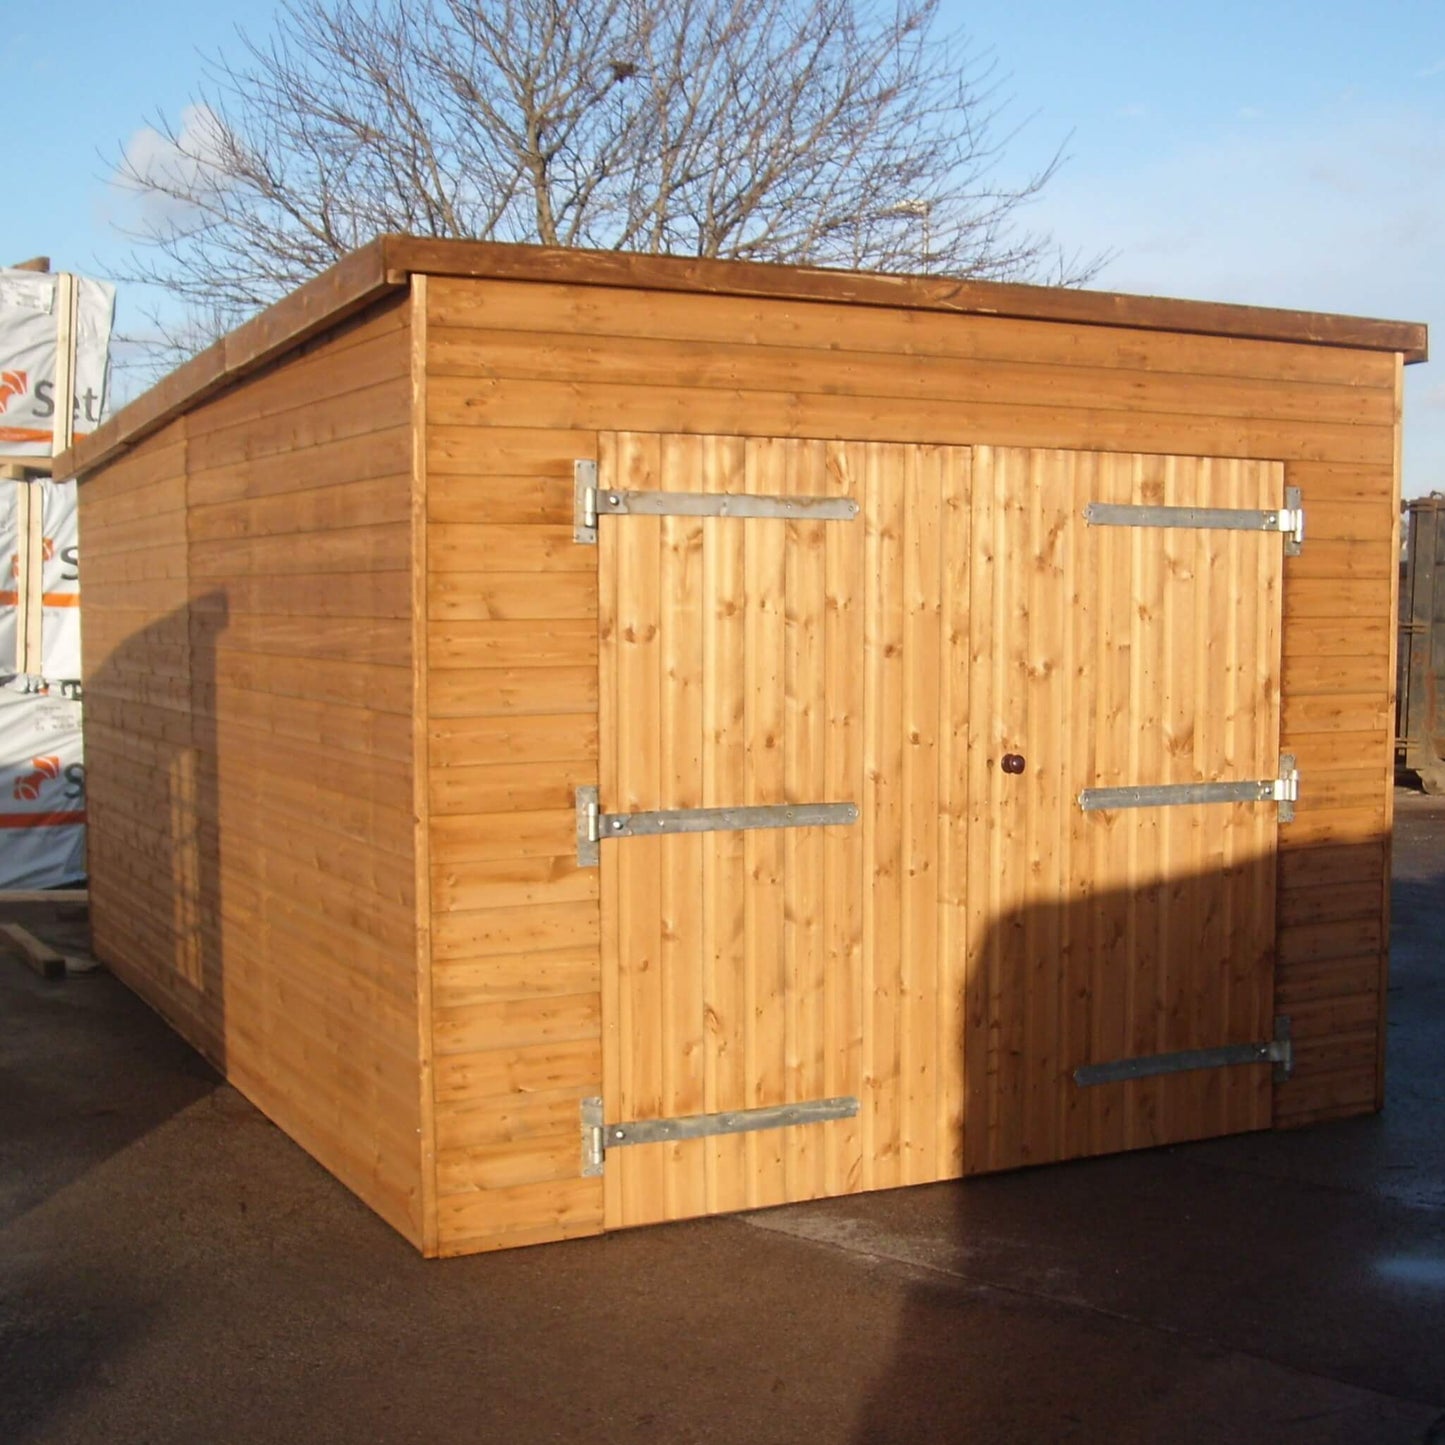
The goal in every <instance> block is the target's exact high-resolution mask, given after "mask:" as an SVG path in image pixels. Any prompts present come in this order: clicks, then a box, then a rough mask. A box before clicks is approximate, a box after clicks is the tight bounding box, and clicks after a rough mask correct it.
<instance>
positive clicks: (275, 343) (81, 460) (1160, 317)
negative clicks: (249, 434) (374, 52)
mask: <svg viewBox="0 0 1445 1445" xmlns="http://www.w3.org/2000/svg"><path fill="white" fill-rule="evenodd" d="M413 274H425V275H429V276H473V277H477V278H479V279H492V280H510V281H559V282H567V283H570V284H572V285H583V286H620V287H630V288H634V289H638V290H652V291H691V292H703V293H712V294H717V295H728V296H755V297H769V298H772V299H774V300H789V301H834V302H847V303H851V304H853V305H856V306H889V307H895V308H901V309H904V310H913V311H956V312H961V313H965V314H968V315H974V316H1006V317H1012V318H1014V319H1017V320H1030V321H1060V322H1071V323H1074V324H1082V325H1090V326H1121V327H1130V328H1134V329H1137V330H1145V331H1174V332H1184V333H1190V334H1194V335H1199V336H1235V337H1239V338H1241V339H1248V340H1256V341H1292V342H1300V343H1304V344H1307V345H1314V346H1342V347H1350V348H1354V349H1356V350H1363V351H1394V352H1400V353H1401V354H1402V355H1403V356H1404V359H1405V360H1406V361H1407V362H1414V361H1424V360H1425V358H1426V355H1427V347H1428V336H1427V331H1426V327H1425V326H1424V325H1423V324H1422V323H1418V322H1408V321H1375V320H1370V319H1367V318H1364V317H1354V316H1335V315H1330V314H1326V313H1319V312H1313V311H1280V310H1275V309H1273V308H1269V307H1262V306H1231V305H1224V304H1222V303H1218V302H1211V301H1174V300H1166V299H1162V298H1160V297H1154V296H1123V295H1118V294H1116V293H1113V292H1108V291H1080V290H1074V289H1071V288H1068V287H1059V286H1019V285H1012V284H1004V283H1000V282H996V281H959V280H950V279H948V278H945V277H938V276H889V275H883V274H880V273H877V272H860V271H829V270H823V269H820V268H814V267H806V266H779V265H772V264H761V263H758V262H751V261H704V260H693V259H689V258H687V257H681V256H639V255H633V254H630V253H627V252H617V251H577V250H569V249H561V248H549V247H542V246H514V245H501V244H498V243H496V242H491V241H433V240H423V239H420V238H417V237H412V236H378V237H377V238H376V240H374V241H372V242H370V243H369V244H368V245H365V246H362V247H361V248H360V249H359V250H356V251H352V252H351V253H350V254H349V255H347V256H344V257H343V258H342V259H341V260H340V261H338V262H337V263H336V264H335V265H334V266H332V267H331V268H330V269H329V270H327V271H324V272H323V273H322V274H321V275H319V276H317V277H315V278H314V279H313V280H311V281H308V282H307V283H306V284H305V285H303V286H301V287H299V288H298V289H297V290H296V291H293V292H292V293H291V294H290V295H289V296H286V297H283V298H282V299H281V300H280V301H278V302H276V304H275V305H274V306H270V307H268V308H267V309H266V310H265V311H263V312H261V314H260V315H259V316H257V317H255V318H254V319H253V320H251V321H248V322H246V323H245V325H243V326H239V327H237V328H236V330H235V331H232V332H231V333H230V334H229V335H227V336H225V337H223V338H222V339H221V340H220V341H217V342H216V343H215V344H214V345H213V346H210V347H207V349H206V350H205V351H202V352H201V353H200V354H199V355H197V356H195V357H193V358H192V359H191V360H190V361H188V362H186V363H185V364H184V365H183V366H180V367H178V368H177V369H176V370H175V371H173V372H172V373H171V374H170V375H169V376H167V377H166V378H165V379H164V380H162V381H161V382H159V383H158V384H157V385H156V386H154V387H152V388H151V389H150V391H148V392H146V393H145V394H144V395H143V396H141V397H139V398H137V399H136V400H135V401H133V402H131V404H130V405H129V406H127V407H125V408H123V409H122V410H121V411H119V412H117V413H116V415H115V416H113V417H112V418H111V419H110V420H109V421H107V422H106V423H105V424H104V425H103V426H101V427H99V428H97V429H96V431H94V432H92V433H91V434H90V435H89V436H87V437H84V438H82V439H81V440H80V441H78V442H76V444H75V445H74V446H73V447H71V449H70V450H69V451H67V452H64V453H62V454H61V455H60V456H59V457H57V458H56V460H55V470H54V475H56V476H83V475H84V474H85V473H87V472H89V471H93V470H94V469H95V468H97V467H99V466H102V465H103V464H104V463H106V462H108V461H109V460H111V458H112V457H114V456H116V455H117V454H118V453H119V452H121V451H123V450H124V449H125V448H126V447H128V446H130V445H131V444H133V443H134V442H137V441H139V440H140V439H141V438H142V437H144V436H147V435H149V434H150V433H151V432H153V431H156V430H158V429H159V428H160V427H162V426H164V425H165V424H166V423H167V422H169V421H171V420H173V419H174V418H175V417H177V416H179V415H181V414H182V413H183V412H185V411H186V410H188V409H189V408H190V407H192V406H193V405H195V404H196V403H197V402H199V401H201V400H203V399H204V398H206V397H208V396H211V395H213V394H214V393H215V392H217V391H220V390H221V389H222V388H223V387H225V386H228V385H230V384H231V383H232V382H233V381H236V380H237V379H239V378H240V377H243V376H246V375H247V374H248V373H250V372H253V371H257V370H259V369H260V368H261V367H263V366H265V365H266V364H267V363H268V362H270V361H272V360H274V359H275V358H277V357H279V356H281V355H283V354H284V353H286V352H287V351H289V350H291V349H292V348H294V347H297V346H299V345H301V344H302V343H303V342H305V341H307V340H309V339H310V338H311V337H313V336H316V335H317V334H318V333H320V332H322V331H325V330H327V329H328V328H329V327H331V326H334V325H335V324H336V323H337V322H339V321H342V320H344V319H345V318H346V317H348V316H350V315H352V314H354V313H355V312H358V311H361V310H363V309H364V308H365V307H367V306H368V305H370V304H371V303H372V302H373V301H376V300H379V299H380V298H381V297H383V296H385V295H386V294H387V293H388V292H392V291H396V290H399V289H400V288H402V287H404V286H406V285H408V283H409V281H410V278H411V276H412V275H413Z"/></svg>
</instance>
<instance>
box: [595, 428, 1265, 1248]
mask: <svg viewBox="0 0 1445 1445" xmlns="http://www.w3.org/2000/svg"><path fill="white" fill-rule="evenodd" d="M1282 484H1283V478H1282V475H1281V468H1280V467H1279V466H1278V465H1275V464H1269V463H1255V462H1235V461H1219V460H1209V459H1197V458H1160V457H1143V456H1123V455H1113V454H1109V455H1104V454H1089V453H1077V452H1050V451H1030V450H1021V449H995V448H951V447H926V446H910V445H901V444H862V443H835V442H820V441H798V440H745V439H741V438H733V437H684V436H657V435H650V434H649V435H643V434H623V433H618V434H611V435H607V436H604V437H603V438H602V445H601V450H600V454H599V475H598V485H599V488H600V489H601V491H602V492H603V493H614V492H615V493H617V494H619V495H620V494H624V493H625V494H629V495H632V494H637V493H667V494H672V495H674V496H677V497H684V498H687V497H694V498H695V497H698V496H702V497H711V498H716V497H718V496H720V495H729V496H737V495H748V496H753V497H772V498H794V499H800V500H803V501H804V502H805V503H806V502H807V501H809V500H810V499H849V500H850V501H851V502H853V503H855V504H856V508H855V509H851V514H847V515H845V514H840V510H839V509H836V508H835V510H834V512H833V513H832V514H830V515H829V516H828V517H826V518H823V517H820V516H818V515H817V514H816V511H810V510H809V509H808V507H807V506H806V505H805V506H804V507H801V508H798V509H797V512H796V515H788V512H787V509H786V508H775V509H774V510H775V512H776V515H770V516H763V517H757V516H750V517H741V516H737V515H717V514H716V512H717V510H718V509H717V508H716V507H713V508H712V509H711V510H710V509H709V508H708V507H707V506H706V505H702V506H699V505H695V504H684V505H683V506H682V507H681V508H680V509H679V510H680V512H681V514H676V513H674V514H670V515H652V514H630V515H616V516H605V517H603V518H601V519H600V524H599V526H598V529H597V530H598V539H599V549H600V551H599V578H600V621H599V629H600V644H601V663H600V666H601V679H600V686H601V693H600V697H601V701H600V723H601V728H600V737H601V759H600V776H599V798H600V807H601V810H602V812H603V813H604V815H634V814H639V813H671V812H673V811H682V812H689V813H690V812H693V811H695V810H699V809H735V808H768V807H779V806H786V805H793V806H799V807H800V806H802V805H818V804H824V805H826V804H833V805H837V804H851V805H853V807H855V808H856V810H857V817H856V821H852V822H844V823H840V822H837V821H833V822H830V823H828V824H826V825H805V826H787V827H776V828H773V827H768V828H753V827H743V828H739V829H737V830H726V829H724V830H721V831H710V832H700V833H679V834H678V835H676V836H667V835H665V834H664V835H663V836H621V837H616V838H612V839H609V838H607V837H606V836H605V830H604V836H603V838H602V841H601V844H600V848H599V865H600V867H601V870H602V878H601V898H602V936H603V1017H604V1039H605V1043H604V1094H603V1107H604V1116H605V1120H606V1122H607V1124H608V1125H609V1126H611V1127H612V1128H621V1129H623V1130H624V1133H625V1132H626V1130H627V1128H628V1126H630V1125H634V1124H636V1123H637V1122H639V1121H643V1122H646V1121H658V1120H670V1121H678V1120H683V1121H698V1120H703V1121H704V1125H703V1132H701V1133H700V1134H699V1136H698V1137H686V1138H682V1139H661V1140H658V1141H657V1142H647V1143H640V1144H630V1145H628V1146H627V1147H617V1148H611V1147H609V1148H608V1150H607V1153H606V1161H605V1168H604V1171H603V1172H604V1179H605V1197H606V1218H607V1222H608V1224H609V1225H610V1226H617V1225H623V1224H633V1223H644V1222H649V1221H653V1220H658V1219H669V1218H682V1217H687V1216H690V1215H696V1214H702V1213H711V1212H716V1211H723V1210H729V1209H737V1208H747V1207H753V1206H757V1205H764V1204H771V1203H782V1202H785V1201H791V1200H798V1199H807V1198H813V1197H818V1196H821V1195H825V1194H838V1193H844V1192H848V1191H851V1190H856V1189H861V1188H873V1187H883V1186H887V1185H891V1184H904V1183H914V1182H923V1181H926V1180H931V1179H939V1178H947V1177H953V1176H957V1175H958V1174H960V1173H963V1172H973V1171H976V1170H983V1169H993V1168H1003V1167H1010V1166H1012V1165H1016V1164H1024V1163H1036V1162H1045V1161H1047V1160H1052V1159H1061V1158H1067V1157H1071V1156H1076V1155H1080V1154H1088V1153H1098V1152H1107V1151H1110V1150H1115V1149H1122V1148H1128V1147H1133V1146H1136V1145H1140V1144H1146V1143H1162V1142H1168V1141H1172V1140H1177V1139H1185V1138H1194V1137H1200V1136H1202V1135H1205V1134H1211V1133H1222V1132H1232V1131H1235V1130H1241V1129H1248V1128H1256V1127H1262V1126H1264V1125H1265V1124H1267V1123H1268V1117H1269V1089H1270V1082H1269V1071H1268V1069H1267V1068H1259V1067H1246V1068H1233V1069H1227V1070H1224V1069H1221V1070H1207V1071H1195V1072H1190V1073H1179V1074H1173V1075H1168V1076H1162V1077H1152V1078H1149V1079H1145V1080H1140V1081H1131V1082H1119V1083H1107V1084H1102V1085H1097V1084H1096V1085H1090V1086H1084V1085H1081V1084H1080V1083H1079V1082H1078V1081H1077V1079H1076V1077H1075V1071H1076V1070H1077V1069H1078V1068H1079V1067H1080V1066H1081V1065H1088V1064H1091V1063H1094V1064H1096V1063H1101V1062H1110V1061H1114V1060H1120V1059H1127V1058H1137V1057H1139V1056H1145V1055H1154V1054H1160V1053H1167V1052H1171V1051H1176V1050H1183V1049H1198V1048H1212V1047H1216V1046H1219V1045H1223V1044H1237V1043H1246V1042H1250V1043H1252V1042H1257V1041H1258V1040H1260V1039H1263V1038H1265V1037H1267V1036H1268V1035H1269V1033H1270V1031H1271V1007H1272V993H1273V981H1272V956H1273V941H1274V917H1273V897H1274V847H1275V828H1276V809H1275V807H1274V806H1273V805H1272V804H1268V803H1257V802H1256V803H1226V804H1213V805H1206V806H1192V807H1178V808H1173V807H1160V808H1127V809H1119V810H1112V809H1109V810H1096V811H1086V810H1085V809H1084V808H1083V807H1081V806H1080V794H1081V793H1083V792H1084V790H1086V789H1096V788H1108V787H1122V786H1131V785H1138V784H1150V785H1156V784H1165V785H1168V784H1184V783H1193V782H1212V781H1218V780H1232V779H1240V778H1249V779H1255V778H1269V777H1273V776H1274V775H1275V774H1276V772H1277V771H1278V765H1279V758H1278V731H1279V729H1278V659H1279V595H1280V569H1281V543H1280V538H1279V537H1278V536H1269V535H1263V534H1250V533H1245V532H1228V531H1214V530H1193V529H1164V530H1159V529H1153V528H1142V527H1141V528H1135V527H1125V528H1119V527H1098V526H1094V525H1091V524H1090V523H1089V522H1088V520H1087V519H1086V517H1085V508H1086V507H1088V506H1089V504H1090V503H1115V504H1118V503H1123V504H1133V505H1138V504H1152V505H1165V506H1191V507H1193V506H1203V505H1208V506H1211V507H1232V508H1262V507H1278V506H1279V505H1280V502H1281V489H1282ZM724 510H726V509H724ZM840 1100H841V1101H847V1100H856V1101H857V1103H856V1112H847V1111H846V1110H845V1111H842V1112H840V1111H839V1110H838V1109H837V1107H836V1105H837V1103H838V1101H840ZM820 1102H821V1103H826V1104H828V1105H830V1106H831V1111H830V1109H824V1111H823V1115H822V1117H821V1118H818V1119H817V1121H815V1122H800V1123H791V1124H784V1125H782V1126H781V1127H778V1126H773V1127H760V1128H745V1129H744V1131H743V1132H721V1133H718V1132H707V1125H706V1122H705V1121H706V1120H708V1119H716V1117H717V1116H718V1115H721V1114H733V1115H744V1114H748V1113H749V1111H752V1112H751V1115H750V1117H756V1118H758V1119H767V1120H768V1121H769V1122H770V1123H772V1124H775V1117H774V1116H775V1111H776V1110H777V1109H778V1108H779V1107H780V1106H804V1109H805V1112H804V1114H803V1115H802V1116H801V1117H804V1118H812V1117H814V1116H812V1115H809V1114H808V1113H807V1112H806V1110H807V1108H808V1107H811V1106H814V1105H817V1104H819V1103H820ZM769 1111H774V1115H770V1113H769ZM744 1122H746V1120H744Z"/></svg>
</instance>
